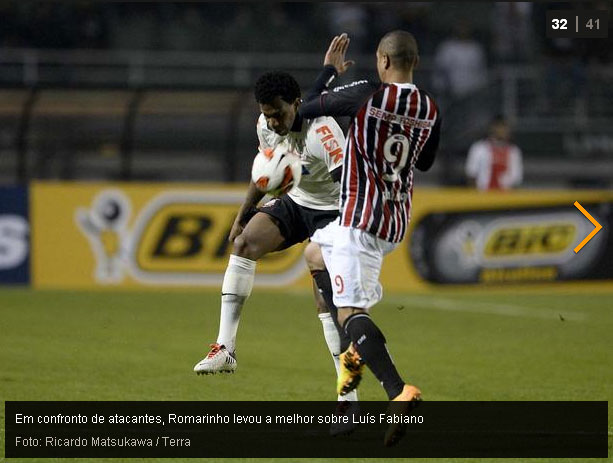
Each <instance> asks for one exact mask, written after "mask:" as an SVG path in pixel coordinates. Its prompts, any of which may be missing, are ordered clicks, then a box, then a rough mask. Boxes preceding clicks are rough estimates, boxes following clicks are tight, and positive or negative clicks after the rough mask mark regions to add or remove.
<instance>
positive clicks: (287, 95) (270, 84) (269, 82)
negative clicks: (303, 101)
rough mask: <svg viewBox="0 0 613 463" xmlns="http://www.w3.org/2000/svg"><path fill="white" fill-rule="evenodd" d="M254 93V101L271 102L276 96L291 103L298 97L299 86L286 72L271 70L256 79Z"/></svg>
mask: <svg viewBox="0 0 613 463" xmlns="http://www.w3.org/2000/svg"><path fill="white" fill-rule="evenodd" d="M254 94H255V101H257V102H258V103H260V104H271V103H272V101H273V100H274V99H275V98H276V97H278V96H280V97H281V99H282V100H284V101H285V102H287V103H293V102H294V101H295V100H296V98H300V86H299V85H298V82H296V79H294V78H293V77H292V76H291V75H290V74H288V73H287V72H283V71H272V72H267V73H266V74H263V75H262V76H260V78H259V79H258V80H257V81H256V83H255V88H254Z"/></svg>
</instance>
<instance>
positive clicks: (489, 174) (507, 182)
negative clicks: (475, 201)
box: [465, 116, 523, 191]
mask: <svg viewBox="0 0 613 463" xmlns="http://www.w3.org/2000/svg"><path fill="white" fill-rule="evenodd" d="M510 140H511V130H510V127H509V124H508V123H507V121H506V120H505V119H504V118H502V117H501V116H498V117H496V118H495V119H494V121H493V122H492V124H491V126H490V134H489V136H488V137H487V138H486V139H484V140H479V141H477V142H475V143H474V144H473V145H472V146H471V147H470V149H469V150H468V158H467V159H466V169H465V170H466V176H467V177H468V179H469V182H470V183H471V184H472V185H473V186H476V187H477V189H479V190H482V191H489V190H508V189H510V188H513V187H517V186H519V185H520V184H521V182H522V178H523V164H522V152H521V150H520V149H519V147H518V146H517V145H515V144H513V143H511V141H510Z"/></svg>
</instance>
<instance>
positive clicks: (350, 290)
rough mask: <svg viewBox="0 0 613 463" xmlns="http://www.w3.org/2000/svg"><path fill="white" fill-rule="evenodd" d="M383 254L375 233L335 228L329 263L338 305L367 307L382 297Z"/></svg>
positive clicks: (335, 302) (335, 299)
mask: <svg viewBox="0 0 613 463" xmlns="http://www.w3.org/2000/svg"><path fill="white" fill-rule="evenodd" d="M383 256H384V251H383V250H382V249H381V247H380V246H378V244H377V241H376V238H375V237H374V236H372V235H369V234H367V233H366V232H364V231H362V230H357V229H353V228H347V227H339V228H338V234H337V235H336V237H335V239H334V245H333V247H332V253H331V257H330V259H329V267H328V271H329V272H330V279H331V281H332V289H333V292H334V304H335V305H336V306H337V307H350V308H359V309H365V310H367V309H369V308H370V307H372V306H373V305H375V304H376V303H377V302H379V301H380V300H381V298H382V296H383V288H382V287H381V284H380V283H379V275H380V273H381V265H382V264H383Z"/></svg>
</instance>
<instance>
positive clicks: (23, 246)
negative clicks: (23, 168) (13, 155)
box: [0, 186, 30, 284]
mask: <svg viewBox="0 0 613 463" xmlns="http://www.w3.org/2000/svg"><path fill="white" fill-rule="evenodd" d="M29 281H30V224H29V222H28V190H27V189H26V188H25V187H21V186H15V187H0V284H5V283H11V284H12V283H17V284H26V283H29Z"/></svg>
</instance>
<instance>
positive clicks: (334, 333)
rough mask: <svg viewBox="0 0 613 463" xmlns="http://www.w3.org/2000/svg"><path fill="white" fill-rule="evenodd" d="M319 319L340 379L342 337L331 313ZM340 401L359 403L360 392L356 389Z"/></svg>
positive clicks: (323, 314) (340, 398)
mask: <svg viewBox="0 0 613 463" xmlns="http://www.w3.org/2000/svg"><path fill="white" fill-rule="evenodd" d="M318 317H319V320H321V325H322V328H323V330H324V338H325V339H326V344H327V345H328V350H329V351H330V354H331V355H332V360H334V368H336V376H337V377H338V375H339V372H340V370H341V363H340V360H339V355H341V337H340V335H339V334H338V330H337V329H336V325H335V324H334V321H333V320H332V315H331V314H330V313H329V312H327V313H320V314H319V315H318ZM338 400H349V401H357V400H358V392H357V391H356V390H355V389H354V390H353V391H351V392H350V393H349V394H345V395H343V396H340V395H339V396H338Z"/></svg>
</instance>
